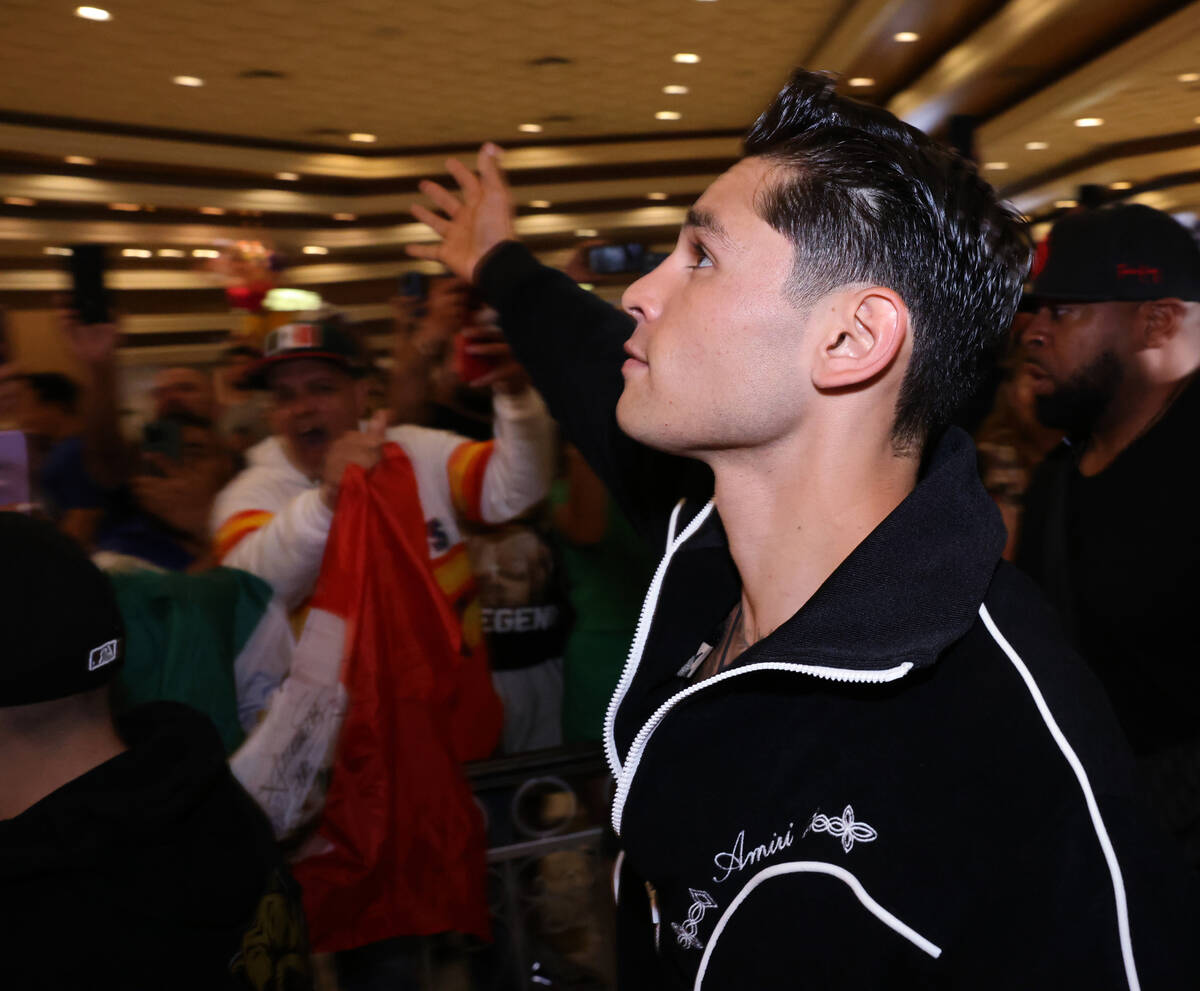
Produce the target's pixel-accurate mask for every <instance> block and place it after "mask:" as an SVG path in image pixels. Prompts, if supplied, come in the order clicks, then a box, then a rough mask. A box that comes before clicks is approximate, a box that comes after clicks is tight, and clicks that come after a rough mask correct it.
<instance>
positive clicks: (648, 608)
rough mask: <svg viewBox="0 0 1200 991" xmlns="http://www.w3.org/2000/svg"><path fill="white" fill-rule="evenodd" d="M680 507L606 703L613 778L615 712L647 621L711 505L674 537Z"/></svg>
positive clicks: (617, 765)
mask: <svg viewBox="0 0 1200 991" xmlns="http://www.w3.org/2000/svg"><path fill="white" fill-rule="evenodd" d="M683 504H684V500H683V499H680V500H679V502H678V503H676V504H675V509H674V510H672V512H671V522H670V524H669V525H668V528H667V550H666V553H665V554H664V555H663V559H662V560H661V561H660V562H659V563H658V568H656V569H655V572H654V578H653V579H652V580H651V582H650V587H649V588H648V589H647V590H646V598H645V599H644V600H643V601H642V611H641V613H640V614H639V615H638V621H637V627H636V629H635V631H634V634H633V642H632V643H630V645H629V654H628V656H627V657H626V659H625V667H624V668H622V669H621V678H620V680H619V681H618V682H617V688H616V691H614V692H613V697H612V698H611V699H609V701H608V710H607V711H606V712H605V713H604V755H605V757H606V758H607V759H608V766H609V769H610V770H611V771H612V773H613V774H614V775H615V776H619V775H620V774H621V758H620V755H619V754H618V753H617V738H616V729H615V728H616V722H617V710H618V709H619V708H620V707H621V702H622V701H624V699H625V693H626V692H627V691H629V683H630V682H631V681H633V676H634V674H635V673H636V671H637V667H638V664H639V663H640V662H641V659H642V651H643V650H645V648H646V638H647V636H648V635H649V632H650V621H651V620H652V619H653V618H654V610H655V608H656V606H657V605H658V595H659V592H661V591H662V583H663V578H664V577H665V576H666V573H667V566H668V565H669V564H670V563H671V558H672V557H673V556H674V555H675V552H676V551H677V550H678V549H679V546H680V545H681V544H682V543H683V542H684V541H685V540H687V539H688V538H689V537H691V535H692V534H693V533H695V532H696V531H697V530H699V529H700V527H701V526H702V525H703V524H704V521H705V520H706V519H708V517H709V514H710V513H711V512H712V509H713V501H712V500H711V499H710V500H709V501H708V502H707V503H705V505H704V508H703V509H701V510H700V512H698V513H697V514H696V516H695V518H694V519H693V520H692V521H691V522H690V523H689V524H688V525H687V526H686V527H685V528H684V531H683V533H681V534H679V536H678V537H676V536H675V527H676V525H677V524H678V522H679V514H680V512H682V510H683Z"/></svg>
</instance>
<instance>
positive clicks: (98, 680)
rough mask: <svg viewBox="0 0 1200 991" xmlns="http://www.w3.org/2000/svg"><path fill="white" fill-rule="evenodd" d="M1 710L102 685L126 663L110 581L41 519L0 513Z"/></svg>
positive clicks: (77, 547) (81, 551)
mask: <svg viewBox="0 0 1200 991" xmlns="http://www.w3.org/2000/svg"><path fill="white" fill-rule="evenodd" d="M0 562H2V565H0V626H2V628H3V629H4V631H5V636H6V640H7V645H6V648H5V651H4V655H3V657H0V708H7V707H10V706H16V705H33V704H34V703H37V702H50V701H53V700H55V699H62V698H67V697H68V696H71V695H78V694H79V693H80V692H86V691H90V690H91V689H93V688H99V687H101V686H102V685H105V684H107V683H108V682H109V681H111V680H112V678H113V676H114V675H116V673H117V671H118V669H119V668H120V667H121V664H122V663H123V661H124V657H125V624H124V623H123V622H122V620H121V611H120V609H118V608H117V598H116V595H115V593H114V592H113V587H112V584H111V583H110V582H109V580H108V576H107V575H105V574H104V572H103V571H101V570H100V569H99V568H97V567H96V566H95V565H94V564H93V563H92V562H91V559H90V558H89V557H88V556H87V553H86V552H85V551H84V549H83V548H82V547H81V546H80V545H79V544H78V543H76V542H75V541H74V540H72V539H71V538H70V537H67V536H64V535H63V534H61V533H59V532H58V530H57V529H55V527H54V526H53V525H52V524H50V523H48V522H46V521H45V520H38V519H33V518H32V517H29V516H25V515H24V514H22V513H13V512H0Z"/></svg>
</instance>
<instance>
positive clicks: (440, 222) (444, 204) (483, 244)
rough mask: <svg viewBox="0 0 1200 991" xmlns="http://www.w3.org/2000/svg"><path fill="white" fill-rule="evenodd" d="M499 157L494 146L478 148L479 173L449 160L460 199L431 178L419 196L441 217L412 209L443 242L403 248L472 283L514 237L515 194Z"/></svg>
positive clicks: (424, 181)
mask: <svg viewBox="0 0 1200 991" xmlns="http://www.w3.org/2000/svg"><path fill="white" fill-rule="evenodd" d="M501 154H502V152H501V151H500V149H499V148H498V147H497V146H496V145H494V144H492V143H491V142H489V143H487V144H485V145H484V146H483V147H482V148H480V149H479V157H478V159H477V163H476V167H477V168H478V170H479V174H478V175H476V174H475V173H474V172H472V171H471V170H470V169H468V168H467V167H466V166H465V165H463V164H462V162H460V161H458V160H457V159H455V158H451V159H448V160H447V161H446V168H447V169H448V170H449V172H450V174H451V175H452V176H453V177H454V180H455V181H456V182H457V183H458V188H459V191H460V195H461V198H460V197H459V196H456V195H454V193H452V192H450V191H449V190H447V189H445V188H444V187H442V186H440V185H438V184H437V183H436V182H432V181H431V180H429V179H425V180H423V181H422V182H421V186H420V188H421V192H423V193H424V194H425V195H426V196H428V197H429V198H430V199H431V200H432V201H433V204H434V206H436V207H437V208H438V209H439V210H441V211H442V213H435V212H434V211H433V210H430V209H428V208H426V207H423V206H419V205H418V206H414V207H413V208H412V213H413V216H414V217H416V218H417V220H419V221H421V222H422V223H424V224H428V225H429V226H430V227H432V228H433V230H434V231H435V232H436V233H437V234H438V235H440V237H441V238H442V241H441V243H440V244H410V245H408V246H406V248H405V250H406V251H407V252H408V253H409V254H410V255H412V256H413V257H414V258H426V259H429V260H431V261H438V262H441V263H442V264H443V265H445V266H446V267H447V268H448V269H450V271H452V272H453V273H454V274H455V275H457V276H458V277H459V278H462V279H466V280H467V281H468V282H472V281H474V279H475V268H476V266H478V264H479V262H480V260H481V259H482V258H483V257H484V255H486V254H487V253H488V252H489V251H491V250H492V249H493V248H494V247H496V245H498V244H500V243H501V242H502V241H511V240H512V239H513V236H514V235H513V202H512V194H511V193H509V191H508V185H507V183H505V181H504V173H503V172H502V171H501V169H500V163H499V159H500V156H501ZM443 214H444V216H443Z"/></svg>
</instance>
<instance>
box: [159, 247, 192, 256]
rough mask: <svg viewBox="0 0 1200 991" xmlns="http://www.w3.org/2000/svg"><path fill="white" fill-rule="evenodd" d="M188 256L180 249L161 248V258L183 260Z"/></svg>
mask: <svg viewBox="0 0 1200 991" xmlns="http://www.w3.org/2000/svg"><path fill="white" fill-rule="evenodd" d="M185 254H187V252H185V251H180V250H179V249H178V248H159V249H158V257H159V258H182V257H184V255H185Z"/></svg>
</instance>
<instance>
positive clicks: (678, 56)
mask: <svg viewBox="0 0 1200 991" xmlns="http://www.w3.org/2000/svg"><path fill="white" fill-rule="evenodd" d="M671 58H672V59H673V60H674V61H676V62H681V63H683V64H684V65H695V64H696V63H697V62H699V61H700V56H699V55H697V54H696V53H695V52H676V53H675V54H674V55H672V56H671Z"/></svg>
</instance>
